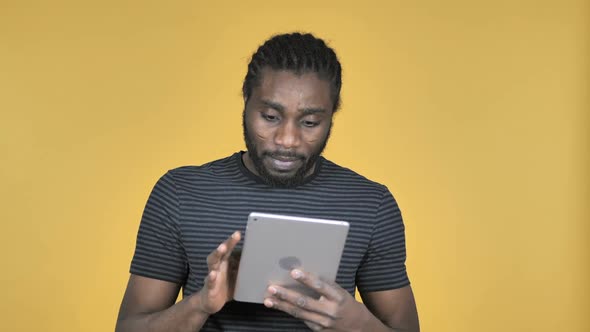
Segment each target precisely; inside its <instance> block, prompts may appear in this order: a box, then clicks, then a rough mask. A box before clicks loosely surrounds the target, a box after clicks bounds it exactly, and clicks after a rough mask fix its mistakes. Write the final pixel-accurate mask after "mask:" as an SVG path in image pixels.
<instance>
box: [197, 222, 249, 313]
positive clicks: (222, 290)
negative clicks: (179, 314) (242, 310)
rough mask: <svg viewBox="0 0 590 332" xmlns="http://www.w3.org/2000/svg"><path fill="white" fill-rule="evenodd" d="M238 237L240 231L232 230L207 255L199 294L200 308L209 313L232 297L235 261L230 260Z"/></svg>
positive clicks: (239, 236) (219, 308)
mask: <svg viewBox="0 0 590 332" xmlns="http://www.w3.org/2000/svg"><path fill="white" fill-rule="evenodd" d="M240 238H241V234H240V232H237V231H236V232H234V233H233V234H232V235H231V236H230V237H229V238H228V239H227V240H225V241H224V242H223V243H221V244H220V245H219V247H217V249H215V250H213V252H211V253H210V254H209V256H207V266H208V268H209V274H207V277H206V278H205V285H204V286H203V288H202V289H201V290H200V291H199V296H200V300H201V301H200V302H201V303H200V310H201V311H203V312H205V313H207V314H209V315H211V314H214V313H216V312H218V311H219V310H221V308H223V306H224V305H225V303H226V302H228V301H230V300H231V299H232V298H233V295H234V286H235V272H236V270H237V262H235V261H232V251H233V249H234V248H235V246H236V244H238V242H240Z"/></svg>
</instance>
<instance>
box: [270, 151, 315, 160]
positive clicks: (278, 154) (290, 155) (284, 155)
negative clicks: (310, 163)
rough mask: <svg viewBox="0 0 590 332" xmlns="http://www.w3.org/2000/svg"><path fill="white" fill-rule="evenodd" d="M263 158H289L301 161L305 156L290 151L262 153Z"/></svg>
mask: <svg viewBox="0 0 590 332" xmlns="http://www.w3.org/2000/svg"><path fill="white" fill-rule="evenodd" d="M262 156H263V157H264V156H265V157H271V158H289V159H301V160H305V156H304V155H301V154H298V153H295V152H292V151H280V150H279V151H264V152H263V153H262Z"/></svg>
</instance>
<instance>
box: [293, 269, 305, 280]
mask: <svg viewBox="0 0 590 332" xmlns="http://www.w3.org/2000/svg"><path fill="white" fill-rule="evenodd" d="M291 275H292V276H293V278H295V279H299V278H301V277H302V276H303V272H301V271H300V270H293V271H291Z"/></svg>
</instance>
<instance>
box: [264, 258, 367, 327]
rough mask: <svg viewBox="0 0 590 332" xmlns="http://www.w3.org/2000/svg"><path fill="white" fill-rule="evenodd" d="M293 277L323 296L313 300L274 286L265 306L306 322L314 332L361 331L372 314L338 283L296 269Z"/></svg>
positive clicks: (292, 272)
mask: <svg viewBox="0 0 590 332" xmlns="http://www.w3.org/2000/svg"><path fill="white" fill-rule="evenodd" d="M291 276H292V277H293V278H294V279H295V280H297V281H298V282H300V283H302V284H304V285H305V286H307V287H309V288H311V289H313V290H314V291H316V292H317V293H319V294H320V295H321V297H320V298H319V299H317V300H316V299H314V298H312V297H309V296H307V295H303V294H301V293H299V292H296V291H293V290H289V289H286V288H283V287H280V286H276V285H271V286H269V288H268V292H269V295H268V296H267V298H266V299H265V300H264V305H265V306H267V307H269V308H274V309H278V310H281V311H284V312H286V313H288V314H290V315H291V316H293V317H295V318H298V319H301V320H303V321H304V322H305V323H306V324H307V326H309V327H310V328H311V329H312V330H314V331H322V330H329V331H362V330H363V326H364V325H365V323H366V322H367V320H368V318H369V317H370V316H369V315H371V313H370V312H369V310H368V309H367V308H366V307H365V306H364V305H363V304H362V303H359V302H357V301H356V300H355V299H354V297H353V296H352V295H350V293H348V292H347V291H346V290H344V289H343V288H342V287H340V286H339V285H338V284H336V283H335V282H326V281H323V280H321V279H320V278H318V277H317V276H315V275H313V274H311V273H306V272H303V271H301V270H298V269H295V270H293V271H291Z"/></svg>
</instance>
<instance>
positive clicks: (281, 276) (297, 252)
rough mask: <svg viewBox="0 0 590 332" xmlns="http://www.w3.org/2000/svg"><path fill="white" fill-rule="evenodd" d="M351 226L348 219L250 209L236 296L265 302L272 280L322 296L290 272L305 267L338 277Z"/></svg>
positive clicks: (311, 294)
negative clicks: (290, 214)
mask: <svg viewBox="0 0 590 332" xmlns="http://www.w3.org/2000/svg"><path fill="white" fill-rule="evenodd" d="M348 228H349V224H348V223H347V222H345V221H335V220H324V219H313V218H303V217H293V216H284V215H276V214H266V213H256V212H253V213H251V214H250V216H249V217H248V224H247V226H246V233H245V240H244V241H245V242H244V247H243V250H242V255H241V258H240V264H239V268H238V275H237V277H236V287H235V292H234V299H235V300H236V301H243V302H254V303H262V302H263V301H264V295H265V294H266V290H267V288H268V286H269V285H270V284H276V285H280V286H283V287H285V288H290V289H294V290H297V291H299V292H301V293H303V294H306V295H309V296H312V297H314V298H318V297H319V294H317V293H316V292H314V291H313V290H311V289H309V288H307V287H305V286H303V285H301V284H300V283H299V282H297V281H296V280H294V279H293V278H292V277H291V275H290V272H291V270H292V269H294V268H301V269H302V270H304V271H306V272H311V273H314V274H316V275H318V276H320V277H321V278H323V279H324V280H329V281H334V280H335V279H336V273H337V272H338V266H339V265H340V258H341V256H342V250H343V249H344V244H345V242H346V236H347V235H348Z"/></svg>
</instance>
